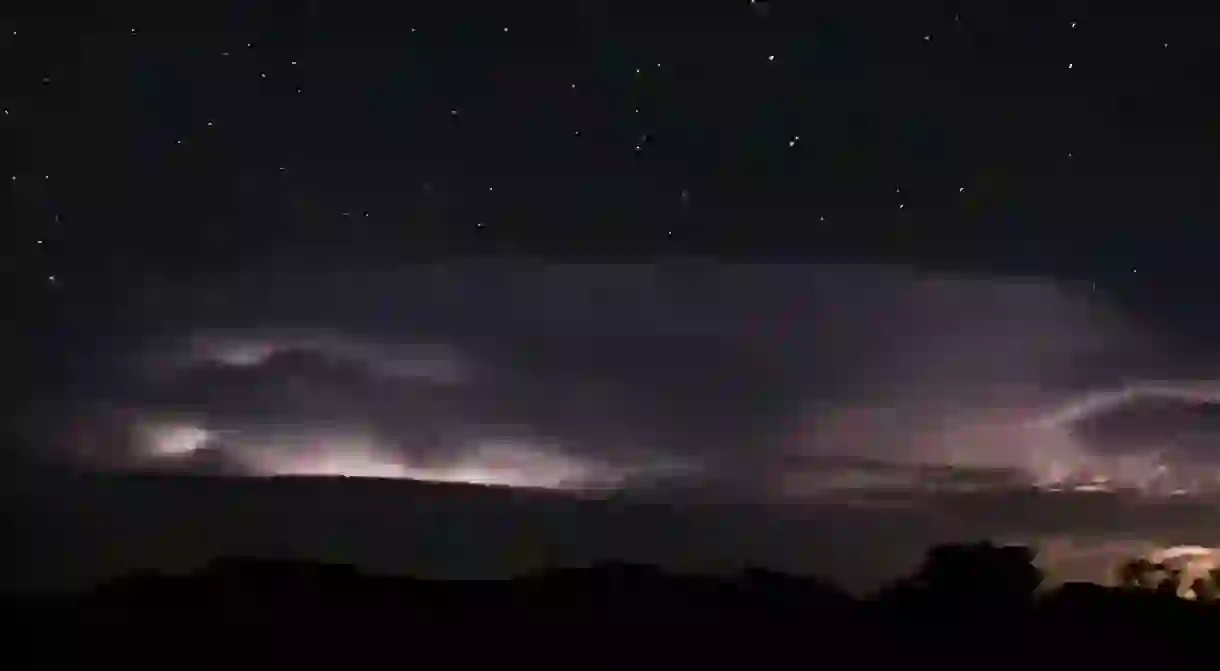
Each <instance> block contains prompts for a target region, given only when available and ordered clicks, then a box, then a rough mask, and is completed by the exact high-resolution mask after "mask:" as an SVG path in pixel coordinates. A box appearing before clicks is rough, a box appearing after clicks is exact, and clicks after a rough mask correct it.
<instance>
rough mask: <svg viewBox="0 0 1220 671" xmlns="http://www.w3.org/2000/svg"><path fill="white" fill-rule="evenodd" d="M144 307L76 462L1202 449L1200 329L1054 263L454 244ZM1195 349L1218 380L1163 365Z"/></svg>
mask: <svg viewBox="0 0 1220 671" xmlns="http://www.w3.org/2000/svg"><path fill="white" fill-rule="evenodd" d="M133 304H134V305H140V306H143V308H142V309H143V310H144V314H145V316H146V319H147V321H146V323H148V324H156V326H157V327H158V328H157V332H156V333H157V335H156V337H155V338H152V339H150V338H149V337H140V338H134V337H133V338H131V339H130V340H129V343H130V344H129V346H128V348H127V349H126V350H125V351H124V352H121V353H116V352H109V354H110V355H111V356H114V357H115V358H116V359H117V360H120V361H121V363H122V365H120V366H111V367H109V368H107V369H106V370H107V371H109V375H111V376H112V379H108V380H100V381H99V380H93V381H91V382H92V385H91V388H96V389H99V390H101V391H100V392H99V394H98V395H97V396H98V397H97V398H96V399H93V400H94V401H95V402H94V403H93V404H91V405H88V406H86V408H87V411H86V412H84V413H80V412H78V413H75V414H76V416H75V417H74V418H73V420H74V423H72V424H71V425H72V426H73V427H74V428H73V430H72V431H71V432H69V433H68V435H66V436H61V437H60V440H59V444H60V445H61V447H62V448H63V449H64V450H65V452H66V453H68V454H70V455H72V458H73V459H74V460H76V461H77V462H79V463H94V464H103V465H104V466H105V467H107V468H112V467H118V466H122V465H132V466H140V467H150V466H157V467H165V468H170V467H173V468H186V469H188V470H199V471H209V470H214V471H217V472H237V473H248V474H274V473H282V474H291V473H325V474H346V475H373V476H378V475H382V476H389V477H419V478H424V479H442V480H446V479H450V480H463V479H465V480H469V481H475V482H498V483H503V484H510V485H523V486H542V487H559V488H576V489H583V488H591V487H598V488H601V487H621V486H630V485H633V484H640V483H642V482H644V481H647V480H656V479H666V480H673V479H675V478H678V479H685V480H686V481H687V482H689V483H696V484H697V485H698V486H706V488H708V490H709V491H711V492H713V493H712V494H711V495H712V496H715V494H714V492H716V491H718V492H721V493H723V494H724V495H725V496H730V495H732V496H740V495H743V493H748V495H749V496H750V497H752V498H765V499H778V500H781V501H801V500H807V499H810V498H818V497H821V496H824V495H826V493H827V492H839V491H844V490H853V489H869V488H899V489H901V488H903V487H906V488H919V487H926V486H928V485H929V483H931V484H935V485H938V486H949V485H948V484H946V483H963V482H969V483H974V484H975V485H979V486H982V485H981V484H980V483H988V484H987V485H986V486H1005V487H1007V486H1017V485H1018V484H1028V483H1030V482H1044V483H1045V482H1056V481H1066V480H1070V479H1071V478H1073V477H1083V476H1085V475H1088V476H1089V477H1093V476H1099V477H1105V478H1109V479H1110V480H1114V481H1121V482H1123V483H1137V484H1140V485H1141V486H1143V485H1145V484H1146V482H1147V481H1148V480H1149V478H1150V477H1152V475H1154V474H1155V473H1156V472H1159V471H1157V469H1159V468H1163V466H1164V464H1163V463H1162V461H1164V459H1163V456H1164V455H1166V454H1169V453H1172V454H1174V455H1176V457H1175V458H1176V459H1178V461H1183V460H1184V461H1183V463H1185V462H1189V463H1190V464H1194V463H1196V462H1199V461H1200V460H1202V461H1206V460H1209V459H1212V457H1213V448H1212V441H1211V440H1210V433H1211V431H1212V429H1207V428H1206V427H1205V425H1206V426H1210V424H1208V421H1210V420H1206V419H1205V416H1206V415H1207V413H1205V412H1200V411H1199V409H1198V406H1199V405H1200V404H1203V403H1210V402H1213V401H1214V400H1215V399H1214V398H1212V396H1211V395H1210V386H1209V385H1208V384H1207V383H1206V380H1207V379H1208V378H1209V377H1210V376H1209V373H1210V372H1211V371H1209V370H1207V369H1205V368H1204V363H1203V359H1202V358H1201V357H1200V356H1199V355H1198V353H1193V352H1185V351H1183V350H1182V349H1180V348H1176V347H1174V346H1173V341H1172V339H1170V338H1169V337H1168V336H1167V335H1166V334H1161V333H1151V332H1149V331H1148V330H1147V329H1145V328H1143V327H1141V326H1140V324H1139V321H1138V315H1130V314H1126V313H1123V312H1121V311H1119V310H1117V309H1115V308H1114V307H1113V306H1112V305H1110V304H1109V303H1108V302H1107V301H1106V300H1105V298H1104V296H1101V295H1099V294H1097V293H1096V292H1092V291H1088V290H1083V289H1081V288H1078V287H1072V286H1066V285H1060V284H1054V283H1051V282H1045V281H1037V280H1001V279H994V278H964V277H946V276H936V275H929V274H925V273H921V272H917V271H914V270H909V269H896V268H856V267H852V268H841V267H793V266H765V267H762V266H718V265H712V264H702V265H700V264H689V263H688V264H674V265H669V266H548V265H539V264H526V263H501V264H460V263H455V264H448V265H437V266H420V267H414V268H408V269H404V270H402V271H398V272H347V273H342V274H339V273H335V274H330V273H325V272H320V271H319V272H314V273H307V274H299V273H298V274H286V273H274V274H253V273H251V274H247V275H235V276H227V277H217V278H211V279H209V280H208V281H205V282H196V283H194V284H191V285H184V286H177V287H174V286H168V287H167V286H162V287H158V288H157V289H156V291H155V292H152V293H149V294H148V295H144V296H138V297H136V298H135V299H133ZM137 321H138V320H137ZM119 354H121V355H122V356H118V355H119ZM116 371H117V372H116ZM1184 371H1186V372H1189V374H1190V375H1192V376H1193V377H1194V378H1196V379H1198V380H1204V382H1191V383H1181V382H1173V381H1172V376H1174V375H1180V374H1181V373H1182V372H1184ZM1165 379H1170V380H1171V381H1169V382H1166V381H1164V380H1165ZM1149 380H1161V381H1160V382H1157V383H1155V384H1153V383H1151V382H1149ZM1216 386H1217V387H1220V385H1216ZM1133 390H1142V391H1140V392H1138V393H1137V392H1136V391H1133ZM1149 404H1152V405H1156V406H1157V407H1158V408H1160V409H1158V410H1152V409H1150V406H1149ZM1170 405H1172V406H1174V407H1172V408H1169V407H1167V406H1170ZM1146 406H1148V407H1146ZM1141 408H1143V409H1141ZM1124 413H1127V414H1128V415H1134V416H1138V417H1140V418H1141V419H1138V420H1132V419H1130V418H1128V419H1123V418H1122V417H1123V416H1124ZM1124 422H1125V423H1124ZM1132 422H1134V424H1132ZM1135 425H1138V429H1136V428H1134V427H1135ZM1114 427H1118V428H1114ZM86 445H87V446H88V447H87V448H86V447H85V446H86ZM86 455H91V456H90V457H89V458H86ZM947 466H951V467H954V473H953V475H952V476H951V477H949V476H945V475H944V474H943V473H941V472H940V471H937V470H936V467H947ZM1195 470H1197V469H1195ZM653 484H655V483H653Z"/></svg>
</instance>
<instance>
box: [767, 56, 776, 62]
mask: <svg viewBox="0 0 1220 671" xmlns="http://www.w3.org/2000/svg"><path fill="white" fill-rule="evenodd" d="M767 60H769V61H773V60H775V56H767Z"/></svg>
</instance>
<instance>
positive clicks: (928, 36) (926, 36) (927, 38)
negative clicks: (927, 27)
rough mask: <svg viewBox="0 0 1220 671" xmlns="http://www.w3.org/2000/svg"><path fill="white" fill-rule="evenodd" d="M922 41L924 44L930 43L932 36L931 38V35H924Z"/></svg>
mask: <svg viewBox="0 0 1220 671" xmlns="http://www.w3.org/2000/svg"><path fill="white" fill-rule="evenodd" d="M923 41H924V42H931V41H932V36H931V35H924V36H923Z"/></svg>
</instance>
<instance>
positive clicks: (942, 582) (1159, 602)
mask: <svg viewBox="0 0 1220 671" xmlns="http://www.w3.org/2000/svg"><path fill="white" fill-rule="evenodd" d="M1031 560H1032V554H1031V553H1030V552H1029V551H1028V550H1026V549H1024V548H1000V547H995V546H992V545H990V544H980V545H974V546H957V547H947V548H938V549H936V550H934V551H932V552H930V553H929V554H928V559H927V561H926V562H925V564H924V565H923V567H922V568H921V569H920V570H919V571H918V572H917V573H916V574H915V575H912V576H910V577H907V578H904V579H902V580H899V581H897V582H895V583H894V584H893V585H891V586H889V587H887V588H886V589H884V590H882V591H881V592H879V593H878V594H876V595H873V596H871V597H869V598H867V599H856V598H853V597H852V596H850V595H848V594H846V593H844V592H842V591H839V590H838V589H836V588H834V587H833V586H830V585H827V584H825V583H823V582H821V581H818V580H815V579H810V578H798V577H793V576H786V575H781V574H776V573H771V572H767V571H758V570H746V571H743V572H742V573H740V574H739V575H737V576H734V577H729V578H724V577H709V576H676V575H668V574H664V573H662V572H660V571H658V570H656V569H653V568H650V567H646V566H635V565H627V564H608V565H601V566H596V567H592V568H588V569H579V570H559V571H549V572H542V573H537V574H533V575H527V576H523V577H520V578H517V579H515V580H510V581H498V582H434V581H421V580H413V579H408V578H385V577H375V576H367V575H361V574H359V573H358V572H356V571H355V570H354V569H351V568H349V567H343V566H326V565H313V564H303V563H296V562H291V563H289V562H275V561H261V560H247V559H227V560H219V561H216V562H214V563H213V564H211V565H210V566H209V567H207V568H206V569H205V570H202V571H200V572H198V573H196V574H194V575H189V576H177V577H174V576H158V575H154V574H148V575H134V576H128V577H125V578H122V579H119V580H116V581H114V582H111V583H109V584H106V585H103V586H101V587H99V588H98V589H96V590H93V591H91V592H89V593H86V594H79V595H72V596H54V597H53V596H22V597H10V598H9V600H8V602H7V606H8V608H7V610H8V611H9V614H10V615H11V616H15V617H14V618H13V619H12V620H11V621H12V622H14V623H16V624H15V625H13V626H11V627H10V632H14V631H16V632H21V634H22V635H20V636H17V637H15V641H16V647H17V648H21V647H23V646H24V647H28V648H31V649H35V650H40V651H41V654H42V659H43V660H44V661H49V660H50V659H51V658H52V657H57V656H63V657H66V658H75V659H78V661H79V659H80V658H79V657H78V655H82V654H84V655H87V656H88V657H89V658H90V659H91V660H92V661H94V662H96V661H102V660H106V659H111V656H112V655H119V656H121V658H123V659H127V660H134V659H135V658H137V657H139V658H146V659H148V660H149V661H154V660H156V659H161V660H165V659H177V660H179V662H183V663H189V662H201V661H204V660H205V659H226V660H230V661H232V660H234V659H236V658H235V657H234V655H241V656H242V659H247V661H249V660H252V659H253V658H251V657H248V655H256V654H257V655H271V656H272V657H271V659H275V660H279V661H280V662H282V663H292V664H297V663H316V664H322V663H323V660H324V659H330V660H332V661H333V660H334V659H345V660H347V662H346V663H347V664H356V663H376V662H375V661H374V660H381V661H382V663H384V662H389V661H393V662H394V663H395V664H396V665H399V664H401V665H405V666H412V665H423V664H427V665H428V666H432V665H438V664H439V665H443V666H452V665H454V664H458V665H461V664H464V663H466V662H469V663H472V664H473V663H475V662H476V660H483V661H493V662H494V661H496V660H499V661H500V662H502V663H505V664H508V663H512V664H514V665H515V664H518V663H522V662H521V661H520V660H526V659H532V660H534V661H532V662H530V665H531V666H537V665H544V666H546V665H556V666H564V667H568V668H571V667H572V666H588V665H595V666H596V665H605V664H610V663H611V660H612V659H613V660H618V661H615V662H614V664H615V665H621V664H623V663H631V664H633V665H637V664H643V665H646V666H653V665H660V664H666V665H669V664H672V663H678V662H673V661H662V660H683V661H682V662H681V663H683V664H684V665H687V664H699V665H705V664H716V665H727V664H730V663H731V664H732V665H734V666H736V665H740V664H750V665H761V664H768V665H769V664H772V663H775V664H780V663H784V664H790V663H793V662H797V663H799V664H800V665H801V666H808V667H815V668H816V667H830V666H834V667H839V666H844V665H848V666H861V665H863V666H865V667H868V666H872V665H874V664H887V665H890V664H918V665H920V666H923V665H924V664H927V663H935V664H937V665H953V666H958V665H962V666H964V665H971V666H974V665H979V664H981V665H985V666H987V667H992V666H996V665H999V666H1001V667H1005V668H1007V667H1009V666H1011V665H1018V664H1019V665H1021V666H1026V667H1027V666H1029V665H1034V664H1036V665H1038V666H1046V665H1049V666H1051V667H1053V668H1071V667H1076V668H1080V667H1081V666H1084V667H1088V668H1092V667H1094V666H1097V665H1100V664H1107V665H1110V664H1118V665H1119V666H1120V667H1123V668H1128V667H1132V666H1135V665H1141V666H1142V665H1144V664H1145V663H1149V664H1165V663H1167V662H1168V660H1170V659H1177V658H1183V657H1186V658H1191V659H1193V660H1196V661H1197V662H1198V663H1201V664H1203V665H1204V666H1205V667H1206V668H1214V667H1213V666H1212V665H1213V664H1214V663H1215V657H1216V655H1217V653H1218V652H1220V602H1216V601H1209V600H1206V599H1205V600H1197V601H1187V600H1184V599H1180V598H1177V597H1175V596H1174V595H1173V594H1172V592H1171V591H1169V590H1166V589H1160V590H1158V589H1146V588H1143V587H1134V586H1132V587H1127V588H1113V589H1111V588H1104V587H1100V586H1096V585H1083V584H1070V585H1067V586H1064V587H1062V588H1059V589H1057V590H1055V591H1051V592H1038V591H1037V588H1038V586H1039V584H1040V582H1041V575H1040V574H1039V572H1038V570H1037V569H1036V568H1035V567H1034V566H1033V564H1032V561H1031ZM1204 596H1206V597H1210V596H1211V595H1210V594H1207V595H1204ZM325 655H339V658H334V657H325ZM387 655H389V656H390V657H386V656H387ZM522 655H526V656H525V657H522ZM358 658H359V659H365V660H366V662H357V661H356V660H357V659H358ZM463 660H464V661H463ZM631 660H634V661H631ZM730 660H735V661H731V662H730ZM326 663H327V664H329V663H330V662H326Z"/></svg>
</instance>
